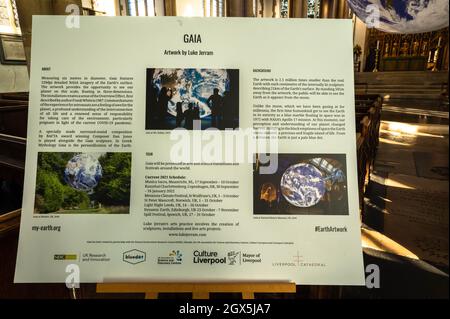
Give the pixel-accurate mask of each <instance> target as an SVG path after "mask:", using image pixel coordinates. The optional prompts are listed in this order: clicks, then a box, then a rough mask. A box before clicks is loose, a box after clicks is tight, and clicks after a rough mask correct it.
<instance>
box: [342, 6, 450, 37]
mask: <svg viewBox="0 0 450 319" xmlns="http://www.w3.org/2000/svg"><path fill="white" fill-rule="evenodd" d="M347 2H348V4H349V6H350V7H351V9H352V10H353V12H355V14H356V16H357V17H358V18H359V19H361V21H363V22H365V23H366V24H367V25H368V27H375V28H377V29H379V30H381V31H384V32H389V33H422V32H431V31H436V30H439V29H442V28H445V27H448V0H347ZM377 8H378V9H377ZM378 12H379V20H376V16H377V13H378ZM373 21H375V23H373ZM377 21H378V23H377Z"/></svg>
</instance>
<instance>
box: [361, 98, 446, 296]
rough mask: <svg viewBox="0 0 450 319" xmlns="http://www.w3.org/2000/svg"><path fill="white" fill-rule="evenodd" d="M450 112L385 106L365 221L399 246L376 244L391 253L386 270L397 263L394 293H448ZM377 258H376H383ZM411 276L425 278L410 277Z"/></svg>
mask: <svg viewBox="0 0 450 319" xmlns="http://www.w3.org/2000/svg"><path fill="white" fill-rule="evenodd" d="M448 118H449V113H448V112H442V111H438V110H433V111H430V110H429V109H428V110H425V109H421V108H420V107H414V108H406V107H400V106H395V105H389V106H387V107H384V106H383V112H382V125H381V129H380V144H379V147H378V152H377V155H376V159H375V163H374V170H373V173H372V175H371V178H370V182H369V186H368V188H367V191H366V198H365V205H366V207H365V208H366V209H365V213H364V216H363V223H364V224H365V225H367V228H368V229H372V230H376V231H378V232H380V233H381V234H383V235H385V236H386V237H387V238H388V239H389V240H391V244H389V245H390V246H394V245H395V246H396V247H395V248H396V250H395V254H389V253H392V251H390V252H389V250H390V249H389V248H390V247H387V249H377V250H378V252H377V253H380V252H381V253H382V254H383V253H386V251H387V252H388V255H390V256H391V257H389V258H388V259H391V262H393V264H392V263H391V264H390V265H387V267H386V268H385V273H387V275H388V276H389V272H392V271H393V269H394V268H396V269H397V270H396V273H397V277H396V278H394V279H393V280H392V281H391V282H390V284H391V285H392V289H393V290H396V292H395V293H392V290H391V291H390V292H389V294H392V296H396V297H402V296H405V297H407V296H413V297H417V296H418V297H427V296H428V297H431V296H433V297H447V298H448V244H449V243H448V242H449V235H448V226H449V204H448V198H449V181H448V146H449V126H448V123H449V120H448ZM389 245H387V246H389ZM398 247H400V248H398ZM383 250H385V251H384V252H383ZM366 253H367V251H366ZM379 257H380V256H378V257H377V258H379ZM377 258H375V259H372V262H375V263H377V262H380V259H377ZM392 258H393V259H395V258H397V259H398V260H397V261H399V262H396V261H395V260H393V259H392ZM381 263H383V262H382V261H381ZM380 268H381V267H380ZM381 271H383V269H381ZM408 273H409V274H411V275H412V276H413V277H410V278H409V279H408V275H407V274H408ZM427 276H428V277H427ZM430 276H431V277H430ZM411 278H414V279H415V280H422V284H421V285H414V284H410V283H408V280H411ZM427 278H428V279H427ZM432 278H434V279H432ZM436 278H437V279H436ZM439 278H440V279H439ZM435 279H436V280H435ZM433 280H434V281H433ZM395 282H397V285H395ZM413 282H414V281H413ZM441 285H445V286H446V288H444V286H442V287H441ZM414 289H415V290H416V291H415V292H414V291H411V290H414ZM419 290H422V292H420V291H419ZM437 291H439V292H437ZM381 296H382V297H383V295H381ZM385 296H386V295H384V297H385Z"/></svg>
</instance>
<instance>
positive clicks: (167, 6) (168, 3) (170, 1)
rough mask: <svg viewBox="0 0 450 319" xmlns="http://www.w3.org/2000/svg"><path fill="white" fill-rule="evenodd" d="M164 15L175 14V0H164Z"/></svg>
mask: <svg viewBox="0 0 450 319" xmlns="http://www.w3.org/2000/svg"><path fill="white" fill-rule="evenodd" d="M164 15H166V16H176V15H177V3H176V0H164Z"/></svg>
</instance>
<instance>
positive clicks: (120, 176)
mask: <svg viewBox="0 0 450 319" xmlns="http://www.w3.org/2000/svg"><path fill="white" fill-rule="evenodd" d="M37 164H38V165H37V166H38V168H37V176H36V196H35V203H34V213H35V214H50V213H54V214H128V213H129V206H130V184H131V153H120V152H118V153H94V152H90V153H71V152H40V153H39V154H38V163H37Z"/></svg>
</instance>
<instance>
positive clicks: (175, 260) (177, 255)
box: [158, 250, 183, 265]
mask: <svg viewBox="0 0 450 319" xmlns="http://www.w3.org/2000/svg"><path fill="white" fill-rule="evenodd" d="M182 263H183V254H182V253H181V252H180V251H179V250H172V251H170V252H169V254H168V255H167V256H161V257H158V264H159V265H181V264H182Z"/></svg>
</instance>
